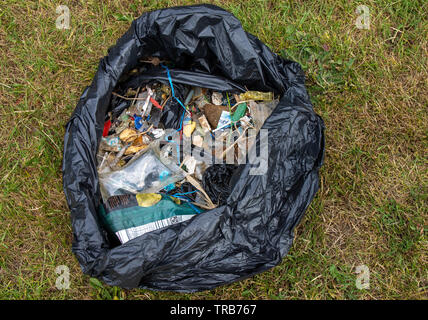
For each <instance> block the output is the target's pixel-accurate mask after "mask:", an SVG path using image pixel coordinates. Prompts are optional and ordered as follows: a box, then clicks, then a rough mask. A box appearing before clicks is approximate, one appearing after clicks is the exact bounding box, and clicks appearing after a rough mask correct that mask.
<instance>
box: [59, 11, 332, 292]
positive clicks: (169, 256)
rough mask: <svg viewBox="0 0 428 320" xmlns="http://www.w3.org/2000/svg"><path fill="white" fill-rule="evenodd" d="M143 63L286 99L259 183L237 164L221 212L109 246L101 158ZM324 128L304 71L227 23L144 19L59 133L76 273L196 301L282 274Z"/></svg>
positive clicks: (175, 15) (177, 15)
mask: <svg viewBox="0 0 428 320" xmlns="http://www.w3.org/2000/svg"><path fill="white" fill-rule="evenodd" d="M146 56H158V57H160V58H166V59H169V60H172V61H174V64H175V66H176V67H177V68H179V69H182V70H187V71H195V72H199V73H208V74H211V75H215V76H219V77H226V78H228V79H229V80H230V81H231V83H237V84H238V85H239V86H245V87H247V88H248V89H253V90H263V91H274V92H275V93H277V94H281V99H280V102H279V104H278V106H277V107H276V108H275V110H274V111H273V113H272V114H271V116H270V117H269V118H268V119H267V120H266V122H265V123H264V125H263V127H262V128H263V129H268V130H269V159H268V166H267V172H266V173H265V174H263V175H251V174H250V172H249V170H250V168H251V164H246V165H242V166H241V167H240V169H239V172H238V173H237V174H235V176H234V179H232V180H234V181H233V184H234V185H233V188H232V193H231V195H230V196H229V197H228V199H227V204H226V205H224V206H221V207H218V208H216V209H214V210H211V211H207V212H205V213H203V214H200V215H197V216H195V217H194V218H192V219H190V220H188V221H185V222H183V223H179V224H175V225H172V226H169V227H167V228H164V229H160V230H157V231H154V232H150V233H146V234H144V235H142V236H140V237H138V238H135V239H133V240H131V241H129V242H127V243H126V244H123V245H120V246H117V247H114V248H111V246H110V244H109V242H108V238H107V234H106V232H105V231H104V230H103V228H102V227H101V223H100V219H99V217H98V214H97V212H98V211H97V209H98V207H99V205H100V201H101V195H100V188H99V181H98V175H97V169H96V153H97V148H98V143H99V141H100V138H101V134H102V129H103V124H104V119H105V115H106V112H107V111H108V110H107V109H108V106H109V101H110V99H111V96H112V95H111V93H112V90H113V89H114V87H115V86H116V84H117V82H118V79H119V78H120V76H121V75H122V74H124V73H125V72H127V71H129V70H131V69H132V68H133V67H135V66H136V64H137V61H138V60H139V59H140V58H142V57H146ZM173 81H174V79H173ZM323 129H324V125H323V121H322V119H321V118H320V117H319V116H318V115H317V114H315V112H314V111H313V107H312V105H311V102H310V100H309V97H308V94H307V91H306V88H305V86H304V74H303V72H302V70H301V68H300V66H299V64H297V63H296V62H292V61H287V60H284V59H282V58H281V57H279V56H277V55H276V54H274V53H273V52H272V51H271V50H270V49H269V48H268V47H267V46H265V45H264V44H263V43H262V42H261V41H259V40H258V39H257V38H256V37H254V36H253V35H251V34H249V33H246V32H245V31H244V30H243V29H242V26H241V24H240V22H239V20H238V19H237V18H236V17H234V16H233V15H232V14H231V13H229V12H227V11H225V10H223V9H221V8H219V7H216V6H212V5H197V6H187V7H174V8H168V9H164V10H158V11H153V12H148V13H145V14H143V15H142V16H141V17H140V18H138V19H136V20H135V21H133V23H132V25H131V27H130V29H129V30H128V31H127V32H126V34H125V35H124V36H123V37H122V38H120V39H119V40H118V42H117V44H116V45H115V46H114V47H112V48H111V49H110V50H109V53H108V55H107V56H106V57H104V58H103V59H101V61H100V64H99V68H98V71H97V73H96V75H95V77H94V79H93V82H92V84H91V85H90V86H89V87H88V88H86V90H85V91H84V93H83V95H82V97H81V98H80V100H79V102H78V105H77V107H76V109H75V111H74V113H73V115H72V116H71V119H70V121H69V122H68V123H67V125H66V132H65V137H64V158H63V164H62V170H63V187H64V192H65V195H66V199H67V202H68V205H69V208H70V210H71V222H72V228H73V244H72V251H73V252H74V254H75V255H76V256H77V259H78V261H79V263H80V265H81V268H82V270H83V272H84V273H86V274H88V275H90V276H93V277H97V278H99V279H100V280H102V281H104V282H105V283H107V284H109V285H117V286H120V287H123V288H135V287H140V288H149V289H154V290H174V291H181V292H192V291H199V290H205V289H211V288H214V287H216V286H219V285H222V284H226V283H231V282H233V281H237V280H240V279H244V278H246V277H249V276H252V275H254V274H256V273H259V272H262V271H265V270H267V269H269V268H271V267H273V266H275V265H278V264H279V263H280V262H281V259H282V257H284V256H285V255H286V254H287V252H288V250H289V249H290V246H291V244H292V241H293V237H294V236H293V229H294V227H295V226H296V225H297V223H298V222H299V221H300V219H301V218H302V216H303V214H304V212H305V210H306V208H307V207H308V205H309V203H310V202H311V200H312V199H313V197H314V195H315V193H316V192H317V189H318V182H319V178H318V170H319V168H320V166H321V164H322V162H323V154H324V136H323ZM257 140H259V137H258V138H257Z"/></svg>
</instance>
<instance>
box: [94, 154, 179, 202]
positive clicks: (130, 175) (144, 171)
mask: <svg viewBox="0 0 428 320" xmlns="http://www.w3.org/2000/svg"><path fill="white" fill-rule="evenodd" d="M163 161H164V162H162V161H161V160H160V158H159V156H158V155H157V154H156V153H155V151H154V150H153V149H151V148H150V149H148V150H147V151H145V152H144V153H142V154H141V155H138V156H136V157H135V158H134V159H132V160H131V161H130V162H129V163H128V164H126V165H125V166H124V167H123V168H121V169H120V170H115V171H112V172H108V173H105V174H100V189H101V195H102V197H103V200H104V202H106V201H107V199H108V198H109V197H111V196H114V195H121V194H137V193H141V192H145V193H150V192H158V191H160V190H161V189H162V188H164V187H165V186H166V185H168V184H170V183H175V182H177V181H180V180H182V179H184V175H183V173H182V170H181V169H180V168H179V167H178V166H177V165H175V164H173V163H172V162H171V163H169V162H166V161H165V160H163Z"/></svg>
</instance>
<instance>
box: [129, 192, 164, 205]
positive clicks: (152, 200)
mask: <svg viewBox="0 0 428 320" xmlns="http://www.w3.org/2000/svg"><path fill="white" fill-rule="evenodd" d="M135 197H136V198H137V202H138V205H139V206H140V207H151V206H154V205H155V204H156V203H158V202H159V201H160V200H161V199H162V196H161V195H160V194H158V193H139V194H137V195H136V196H135Z"/></svg>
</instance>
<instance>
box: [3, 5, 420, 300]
mask: <svg viewBox="0 0 428 320" xmlns="http://www.w3.org/2000/svg"><path fill="white" fill-rule="evenodd" d="M212 2H213V3H214V4H217V5H220V6H222V7H224V8H225V9H228V10H229V11H231V12H232V13H234V14H235V15H236V16H237V17H238V18H239V19H240V20H241V21H242V24H243V26H244V28H245V29H246V30H247V31H249V32H251V33H253V34H255V35H256V36H257V37H259V38H260V39H261V40H262V41H263V42H265V43H266V44H267V45H268V46H269V47H270V48H271V49H272V50H274V51H275V52H277V53H279V54H281V55H283V56H284V57H286V58H289V59H293V60H295V61H297V62H299V63H300V64H301V65H302V66H303V68H304V70H305V73H306V77H307V87H308V90H309V93H310V95H311V99H312V101H313V103H314V106H315V110H316V111H317V113H319V114H320V115H321V116H322V117H323V119H324V120H325V124H326V128H327V129H326V156H325V164H324V166H323V168H322V170H321V188H320V190H319V192H318V194H317V197H316V198H315V199H314V201H313V202H312V204H311V205H310V207H309V209H308V212H307V214H306V216H305V217H304V219H303V220H302V222H301V224H300V225H299V226H298V227H297V229H296V239H295V242H294V244H293V247H292V249H291V250H290V253H289V255H288V256H287V257H285V258H284V260H283V262H282V263H281V265H279V266H278V267H276V268H273V269H272V270H270V271H268V272H264V273H262V274H259V275H256V276H254V277H252V278H249V279H247V280H244V281H241V282H237V283H234V284H231V285H228V286H222V287H219V288H217V289H215V290H211V291H205V292H200V293H195V294H178V293H171V292H152V291H149V290H122V289H120V288H117V287H109V286H105V285H103V284H101V283H100V282H99V281H97V280H96V279H90V278H89V277H88V276H85V275H83V274H82V272H81V270H80V267H79V265H78V263H77V260H76V259H75V257H74V256H73V254H72V253H71V240H72V231H71V227H70V220H69V215H68V214H69V211H68V208H67V205H66V202H65V198H64V194H63V192H62V179H61V171H60V167H61V160H62V147H63V145H62V143H63V134H64V125H65V123H66V122H67V120H68V119H69V117H70V115H71V113H72V111H73V109H74V107H75V105H76V103H77V100H78V99H79V97H80V95H81V93H82V92H83V89H84V88H85V87H86V86H87V85H88V84H89V83H90V82H91V79H92V77H93V75H94V74H95V71H96V69H97V66H98V62H99V59H100V58H101V57H103V56H104V55H105V54H106V53H107V49H108V47H110V46H111V45H113V44H114V43H115V42H116V40H117V39H118V38H119V37H120V36H121V35H122V34H123V33H124V32H125V31H126V30H127V29H128V27H129V25H130V21H132V19H134V18H136V17H138V16H139V15H141V14H142V13H143V12H145V11H147V10H152V9H160V8H163V7H167V6H173V5H179V4H191V3H194V1H165V0H162V1H109V2H108V4H107V3H104V4H103V3H101V2H100V1H65V0H64V1H48V0H43V1H33V2H27V1H25V2H24V1H18V0H15V1H13V0H4V1H2V2H1V3H0V150H1V151H0V166H1V167H0V168H1V169H0V170H1V171H0V186H1V193H0V213H1V216H0V283H1V286H0V299H113V298H115V297H116V298H119V299H178V298H180V299H426V297H427V289H428V272H427V242H426V232H427V225H428V224H427V193H428V186H427V185H428V184H427V181H428V179H427V178H428V172H427V151H428V144H427V133H428V127H427V123H428V117H427V105H428V94H427V93H428V90H427V88H428V80H427V79H428V77H427V75H428V72H427V65H428V64H427V56H428V54H427V53H428V46H427V30H428V22H427V19H426V12H427V11H428V7H427V3H426V2H425V1H405V0H403V1H393V2H391V1H386V0H385V1H376V2H375V1H355V2H354V1H352V2H349V1H297V2H294V1H256V0H250V1H246V2H242V1H212ZM59 4H63V5H67V6H68V7H69V8H70V12H71V29H69V30H58V29H56V27H55V20H56V18H57V14H56V12H55V9H56V6H57V5H59ZM359 4H364V5H366V6H368V7H369V9H370V17H371V21H370V29H369V30H361V29H357V28H356V26H355V20H356V18H357V14H356V13H355V9H356V7H357V6H358V5H359ZM59 265H66V266H68V267H69V269H70V272H71V276H70V288H69V289H68V290H58V289H56V287H55V281H56V278H57V276H58V275H57V274H56V273H55V268H56V267H57V266H59ZM358 265H366V266H368V267H369V269H370V288H369V289H364V290H359V289H358V288H357V287H356V286H355V280H356V277H357V274H356V273H355V269H356V267H357V266H358Z"/></svg>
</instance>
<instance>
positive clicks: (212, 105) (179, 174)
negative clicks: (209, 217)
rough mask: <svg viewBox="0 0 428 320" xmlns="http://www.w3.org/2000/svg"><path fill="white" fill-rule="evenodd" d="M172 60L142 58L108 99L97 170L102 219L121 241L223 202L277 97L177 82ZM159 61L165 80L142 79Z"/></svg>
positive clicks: (269, 94) (275, 103)
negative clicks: (231, 181) (237, 169)
mask: <svg viewBox="0 0 428 320" xmlns="http://www.w3.org/2000/svg"><path fill="white" fill-rule="evenodd" d="M170 67H171V66H168V64H167V63H166V62H164V61H160V60H159V59H158V58H151V57H149V58H146V59H143V60H142V62H141V66H140V67H138V68H136V69H134V70H131V71H130V72H129V73H128V74H127V75H125V76H124V77H123V79H121V81H120V83H119V85H118V86H117V87H116V88H115V90H114V92H113V96H112V99H111V102H110V112H109V113H108V115H107V119H106V121H105V124H104V129H103V134H102V138H101V142H100V144H99V149H98V154H97V161H98V166H97V170H98V174H99V181H100V188H101V194H102V198H103V202H104V206H103V210H102V211H103V212H102V216H103V220H104V222H105V224H106V226H107V228H108V230H110V231H111V232H112V233H114V234H116V236H117V237H118V239H119V240H120V242H121V243H125V242H127V241H129V240H131V239H133V238H135V237H138V236H140V235H142V234H144V233H146V232H150V231H153V230H157V229H159V228H162V227H166V226H169V225H171V224H175V223H179V222H182V221H185V220H187V219H190V218H192V217H193V216H194V215H196V214H200V213H202V212H204V211H205V210H210V209H213V208H215V207H217V206H221V205H223V204H225V203H226V199H227V197H228V195H229V190H230V186H229V183H230V178H231V176H232V175H233V172H234V171H235V170H236V167H237V165H238V164H242V163H245V161H246V159H247V154H248V151H249V150H250V149H251V147H252V145H253V142H254V141H255V137H256V135H257V133H258V131H259V130H260V128H261V126H262V125H263V123H264V121H265V120H266V119H267V117H268V116H269V115H270V113H271V112H272V111H273V109H274V108H275V106H276V105H277V104H278V100H277V99H275V97H274V94H273V93H272V92H258V91H246V92H243V93H239V92H238V93H236V92H218V91H214V90H211V89H208V88H201V87H195V86H191V85H185V84H183V83H178V82H177V83H174V79H172V77H171V73H170ZM160 68H162V69H163V70H165V71H166V72H167V75H168V79H167V80H165V79H161V80H160V79H149V80H148V81H142V78H141V75H143V74H144V73H146V72H147V71H148V70H151V71H153V70H156V69H160ZM143 83H144V84H143ZM207 87H209V84H207Z"/></svg>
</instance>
